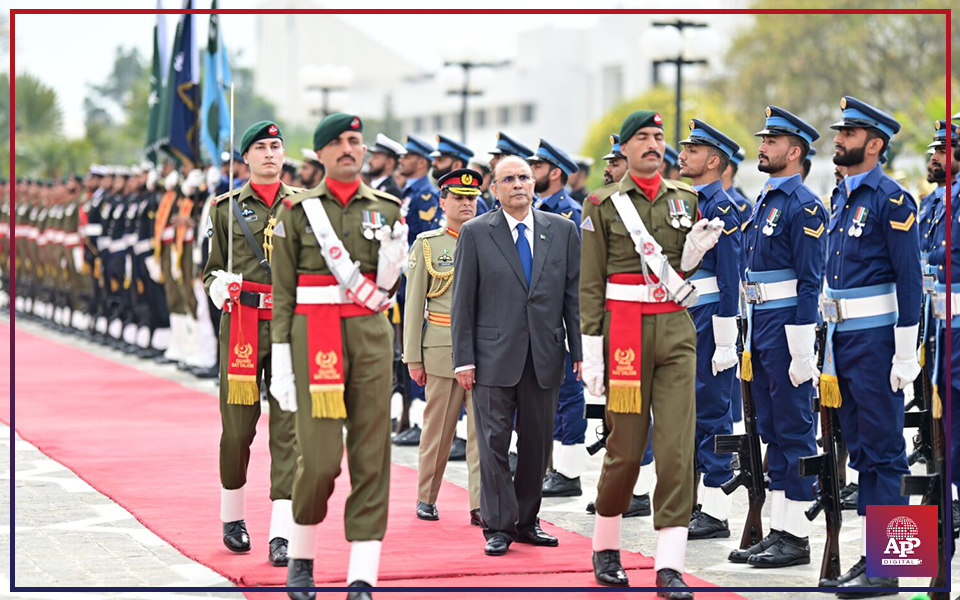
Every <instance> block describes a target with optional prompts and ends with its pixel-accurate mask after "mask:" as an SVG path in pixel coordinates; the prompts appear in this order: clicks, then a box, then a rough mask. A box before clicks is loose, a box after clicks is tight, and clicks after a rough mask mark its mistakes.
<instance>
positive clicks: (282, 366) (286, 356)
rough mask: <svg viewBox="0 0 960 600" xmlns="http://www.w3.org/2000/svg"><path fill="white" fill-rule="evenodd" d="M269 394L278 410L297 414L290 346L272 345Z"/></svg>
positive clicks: (295, 387)
mask: <svg viewBox="0 0 960 600" xmlns="http://www.w3.org/2000/svg"><path fill="white" fill-rule="evenodd" d="M270 393H271V394H273V397H274V398H276V399H277V404H279V405H280V410H285V411H287V412H297V385H296V382H295V381H294V379H293V358H292V357H291V355H290V344H273V346H272V347H271V350H270Z"/></svg>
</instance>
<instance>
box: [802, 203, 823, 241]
mask: <svg viewBox="0 0 960 600" xmlns="http://www.w3.org/2000/svg"><path fill="white" fill-rule="evenodd" d="M804 210H806V209H804ZM823 230H824V226H823V223H822V222H821V223H820V227H818V228H816V229H814V228H812V227H804V228H803V232H804V233H805V234H807V235H809V236H810V237H812V238H815V239H820V236H821V235H823Z"/></svg>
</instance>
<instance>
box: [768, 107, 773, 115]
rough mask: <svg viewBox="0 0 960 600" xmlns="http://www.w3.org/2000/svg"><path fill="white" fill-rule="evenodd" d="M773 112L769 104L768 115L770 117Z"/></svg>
mask: <svg viewBox="0 0 960 600" xmlns="http://www.w3.org/2000/svg"><path fill="white" fill-rule="evenodd" d="M772 114H773V111H772V110H770V107H769V106H768V107H767V116H768V117H769V116H770V115H772Z"/></svg>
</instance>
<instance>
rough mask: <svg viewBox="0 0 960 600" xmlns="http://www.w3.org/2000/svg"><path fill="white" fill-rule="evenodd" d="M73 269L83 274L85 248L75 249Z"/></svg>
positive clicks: (78, 247)
mask: <svg viewBox="0 0 960 600" xmlns="http://www.w3.org/2000/svg"><path fill="white" fill-rule="evenodd" d="M73 268H74V269H76V270H77V273H82V272H83V248H82V247H81V246H77V247H76V248H74V249H73Z"/></svg>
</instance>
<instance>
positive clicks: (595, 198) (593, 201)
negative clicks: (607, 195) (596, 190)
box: [587, 194, 600, 204]
mask: <svg viewBox="0 0 960 600" xmlns="http://www.w3.org/2000/svg"><path fill="white" fill-rule="evenodd" d="M587 200H589V201H590V203H591V204H600V197H599V196H597V195H595V194H590V195H589V196H587Z"/></svg>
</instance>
